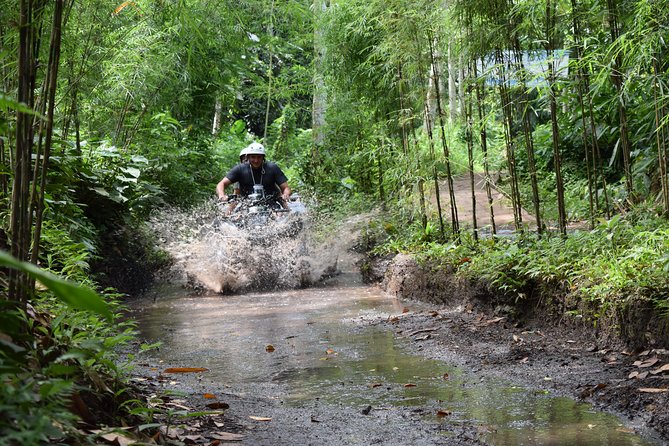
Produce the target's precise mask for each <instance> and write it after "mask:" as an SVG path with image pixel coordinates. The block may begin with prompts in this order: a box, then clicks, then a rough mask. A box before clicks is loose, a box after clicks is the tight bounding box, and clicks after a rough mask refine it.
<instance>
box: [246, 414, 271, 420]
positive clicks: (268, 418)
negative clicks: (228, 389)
mask: <svg viewBox="0 0 669 446" xmlns="http://www.w3.org/2000/svg"><path fill="white" fill-rule="evenodd" d="M249 418H250V419H252V420H253V421H272V418H270V417H257V416H255V415H249Z"/></svg>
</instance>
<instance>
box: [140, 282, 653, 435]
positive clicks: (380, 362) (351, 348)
mask: <svg viewBox="0 0 669 446" xmlns="http://www.w3.org/2000/svg"><path fill="white" fill-rule="evenodd" d="M343 281H344V282H346V279H345V278H344V280H343ZM426 308H427V307H426ZM412 310H419V308H418V307H416V304H413V303H412ZM132 311H133V314H134V317H135V319H136V320H137V321H138V323H139V329H140V333H141V336H142V338H143V339H145V340H146V341H147V342H158V341H160V342H162V347H161V348H160V349H159V350H157V351H153V352H152V353H151V355H152V357H153V359H154V360H156V361H160V363H161V364H163V365H164V366H165V367H172V366H176V367H205V368H207V369H208V370H209V371H208V372H207V373H206V379H207V380H209V381H211V382H215V383H217V385H220V386H224V387H226V388H229V389H231V390H233V391H234V392H235V393H240V394H242V395H250V396H257V395H262V396H263V397H268V398H272V399H275V400H278V401H281V402H282V404H283V405H284V406H286V407H295V408H299V407H306V406H309V405H313V404H324V405H329V406H332V407H337V408H341V407H346V408H352V409H353V410H354V411H355V413H357V414H360V413H363V414H370V413H371V414H375V413H381V412H384V411H393V410H397V409H398V408H412V409H411V410H412V411H414V412H415V413H416V414H419V415H420V416H421V417H422V418H423V419H424V421H425V422H426V423H434V424H440V423H444V424H446V423H448V424H449V425H451V426H452V425H458V424H462V425H465V424H467V425H476V426H480V428H479V429H480V430H481V440H482V441H485V442H486V443H487V444H494V445H499V446H507V445H508V446H511V445H514V446H515V445H639V446H641V445H651V444H657V443H653V442H651V441H650V440H647V439H644V438H642V437H640V436H638V435H636V434H634V433H633V431H632V429H631V428H630V426H628V425H626V424H625V422H624V421H623V420H620V419H618V418H616V417H614V416H611V415H608V414H605V413H601V412H597V411H594V410H593V409H592V408H591V407H590V406H589V405H586V404H581V403H578V402H576V401H573V400H570V399H567V398H556V397H552V396H550V395H548V394H546V393H544V392H541V391H536V390H529V389H523V388H519V387H514V386H512V385H510V384H509V383H508V382H504V381H503V380H499V379H491V378H487V377H485V376H479V375H477V374H476V373H475V372H473V371H469V370H465V369H462V368H458V367H454V366H452V365H449V364H447V363H445V362H441V361H435V360H429V359H425V358H423V357H421V356H420V354H419V352H415V351H412V348H415V347H412V344H409V343H408V342H405V340H403V339H401V338H398V337H397V336H395V335H394V334H393V333H392V332H390V331H387V330H383V329H381V328H378V327H375V326H373V325H370V324H368V323H365V322H366V321H375V320H378V319H379V318H391V317H393V316H396V315H399V314H401V313H402V312H403V311H404V306H403V305H402V304H401V303H400V302H399V301H397V300H395V299H392V298H389V297H387V296H385V295H384V294H383V292H382V291H380V290H378V289H376V288H369V287H365V286H361V285H358V284H356V283H352V284H347V286H330V287H322V288H311V289H304V290H291V291H282V292H274V293H258V294H244V295H236V296H221V295H201V296H192V295H188V294H187V293H186V291H184V290H183V289H177V290H175V289H168V290H161V291H156V292H155V293H154V294H153V295H152V296H150V297H147V298H145V299H143V300H141V301H137V302H135V303H134V304H133V309H132ZM413 345H415V344H413Z"/></svg>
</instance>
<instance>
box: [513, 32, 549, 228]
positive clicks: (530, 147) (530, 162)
mask: <svg viewBox="0 0 669 446" xmlns="http://www.w3.org/2000/svg"><path fill="white" fill-rule="evenodd" d="M513 53H514V58H515V65H516V68H517V71H518V72H520V73H521V75H520V79H519V80H520V88H521V91H520V94H519V106H520V109H521V119H522V122H523V136H524V138H525V151H526V153H527V170H528V174H529V175H530V185H531V186H532V204H533V205H534V220H535V222H536V225H537V234H539V235H541V233H542V231H543V224H542V222H541V200H540V198H539V184H538V182H537V167H536V161H535V158H534V138H533V137H532V122H531V120H530V113H529V110H530V101H529V99H528V97H527V76H526V74H525V72H526V71H525V66H524V63H523V57H522V51H521V48H520V42H518V40H517V39H516V40H514V51H513Z"/></svg>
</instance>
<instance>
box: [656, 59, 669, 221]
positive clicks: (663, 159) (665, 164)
mask: <svg viewBox="0 0 669 446" xmlns="http://www.w3.org/2000/svg"><path fill="white" fill-rule="evenodd" d="M657 60H658V59H657V57H656V58H654V59H653V75H654V76H653V95H654V99H655V100H654V106H655V141H656V144H657V155H658V166H659V169H660V188H661V190H662V204H663V206H662V209H663V214H664V215H665V217H666V216H669V174H668V173H667V170H668V168H669V159H668V158H667V139H666V132H665V128H666V127H664V126H662V125H661V123H662V122H663V121H664V119H665V118H666V115H665V111H664V109H663V108H662V107H661V98H663V97H664V91H663V89H662V83H661V82H660V81H659V79H660V73H659V70H658V68H657Z"/></svg>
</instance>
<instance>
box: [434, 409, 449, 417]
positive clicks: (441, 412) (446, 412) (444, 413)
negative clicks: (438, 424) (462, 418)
mask: <svg viewBox="0 0 669 446" xmlns="http://www.w3.org/2000/svg"><path fill="white" fill-rule="evenodd" d="M450 415H451V411H450V410H438V411H437V416H438V417H439V418H444V417H447V416H450Z"/></svg>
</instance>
